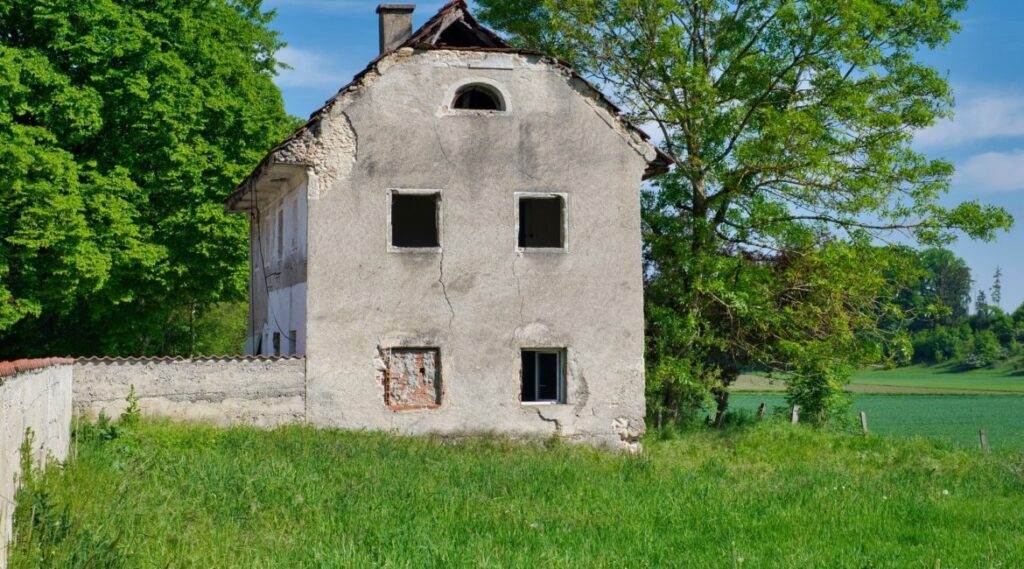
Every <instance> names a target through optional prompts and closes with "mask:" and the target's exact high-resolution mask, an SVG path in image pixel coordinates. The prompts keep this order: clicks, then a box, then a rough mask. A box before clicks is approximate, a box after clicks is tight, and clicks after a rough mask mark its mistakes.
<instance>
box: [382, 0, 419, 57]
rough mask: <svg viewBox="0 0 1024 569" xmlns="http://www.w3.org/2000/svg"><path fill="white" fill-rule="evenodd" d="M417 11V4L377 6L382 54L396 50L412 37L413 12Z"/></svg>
mask: <svg viewBox="0 0 1024 569" xmlns="http://www.w3.org/2000/svg"><path fill="white" fill-rule="evenodd" d="M415 9H416V5H415V4H381V5H379V6H377V18H378V19H379V21H380V52H381V53H384V52H387V51H391V50H393V49H395V48H396V47H398V46H400V45H402V42H404V41H405V40H407V39H409V37H410V36H412V11H413V10H415Z"/></svg>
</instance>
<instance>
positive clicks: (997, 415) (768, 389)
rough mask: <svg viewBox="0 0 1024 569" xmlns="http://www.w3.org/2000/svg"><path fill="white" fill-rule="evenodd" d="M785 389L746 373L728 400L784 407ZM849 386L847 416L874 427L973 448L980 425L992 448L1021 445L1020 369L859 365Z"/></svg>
mask: <svg viewBox="0 0 1024 569" xmlns="http://www.w3.org/2000/svg"><path fill="white" fill-rule="evenodd" d="M784 390H785V383H784V382H783V381H781V380H778V379H775V380H769V379H767V378H764V377H759V376H754V375H746V376H743V377H741V379H740V381H738V382H737V384H736V385H734V386H733V388H732V389H731V391H732V396H731V397H730V404H731V405H733V407H734V408H736V409H747V410H754V409H757V407H758V406H759V405H760V404H761V403H762V402H764V403H766V404H767V405H768V407H769V408H780V407H784V406H785V404H786V403H785V398H784V396H783V394H782V391H784ZM847 390H848V391H849V392H850V393H851V394H853V409H852V414H851V416H850V418H849V419H850V421H851V422H852V421H854V420H855V417H856V415H857V413H858V412H860V411H864V412H866V413H867V415H868V424H869V428H870V429H871V430H872V431H874V432H876V433H881V434H885V435H899V436H921V437H926V438H930V439H932V440H935V441H941V442H942V443H945V444H954V445H959V446H966V447H974V448H977V447H978V446H979V442H978V431H979V430H980V429H982V428H984V429H985V430H986V431H987V432H988V438H989V443H990V444H991V445H992V446H993V448H997V447H998V448H1006V449H1024V375H1022V374H1020V373H1015V372H1013V371H1012V370H1009V369H1006V368H995V369H981V370H974V371H969V372H957V371H955V370H953V369H951V368H949V367H943V366H913V367H906V368H897V369H891V370H863V371H860V372H858V373H856V374H855V375H854V376H853V378H852V379H851V381H850V384H849V385H848V387H847Z"/></svg>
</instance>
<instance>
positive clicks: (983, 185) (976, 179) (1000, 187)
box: [954, 150, 1024, 194]
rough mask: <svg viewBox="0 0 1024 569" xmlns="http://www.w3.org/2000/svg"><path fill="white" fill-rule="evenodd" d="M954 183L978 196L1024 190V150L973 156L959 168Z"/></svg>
mask: <svg viewBox="0 0 1024 569" xmlns="http://www.w3.org/2000/svg"><path fill="white" fill-rule="evenodd" d="M954 182H955V183H956V184H957V185H958V186H960V187H962V188H963V189H965V190H968V191H970V192H972V193H979V194H983V193H996V192H1013V191H1016V190H1024V150H1013V151H1010V152H985V153H983V154H976V155H974V156H971V157H970V158H968V159H967V161H966V162H964V163H963V164H962V165H960V166H958V167H957V172H956V178H955V180H954Z"/></svg>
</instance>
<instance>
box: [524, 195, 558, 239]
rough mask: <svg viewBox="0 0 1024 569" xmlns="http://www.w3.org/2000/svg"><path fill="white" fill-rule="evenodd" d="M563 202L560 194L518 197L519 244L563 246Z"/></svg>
mask: <svg viewBox="0 0 1024 569" xmlns="http://www.w3.org/2000/svg"><path fill="white" fill-rule="evenodd" d="M564 214H565V202H564V200H563V199H562V198H561V196H545V197H536V198H531V197H521V198H519V246H520V247H523V248H526V247H547V248H561V247H564V246H565V235H564V233H565V231H564V228H565V220H564Z"/></svg>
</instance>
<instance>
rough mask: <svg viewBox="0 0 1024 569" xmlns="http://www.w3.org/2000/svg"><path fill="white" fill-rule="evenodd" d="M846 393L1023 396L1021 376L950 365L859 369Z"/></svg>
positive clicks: (750, 379)
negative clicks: (964, 368) (958, 367)
mask: <svg viewBox="0 0 1024 569" xmlns="http://www.w3.org/2000/svg"><path fill="white" fill-rule="evenodd" d="M785 388H786V384H785V382H784V381H783V380H782V379H775V380H769V379H767V378H765V377H762V376H759V375H756V374H748V375H742V376H740V379H739V380H738V381H737V382H736V383H735V384H734V385H733V386H732V387H731V388H730V389H731V390H732V391H733V392H749V391H754V392H768V391H784V390H785ZM847 390H848V391H850V392H853V393H921V394H939V393H956V394H968V393H978V394H1014V395H1024V374H1022V373H1020V372H1015V371H1013V370H1012V369H1009V368H1006V367H1001V368H992V369H979V370H971V371H958V370H956V369H954V368H951V367H949V366H910V367H903V368H895V369H885V370H861V371H858V372H857V373H855V374H854V375H853V377H852V378H851V379H850V383H849V385H848V386H847Z"/></svg>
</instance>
